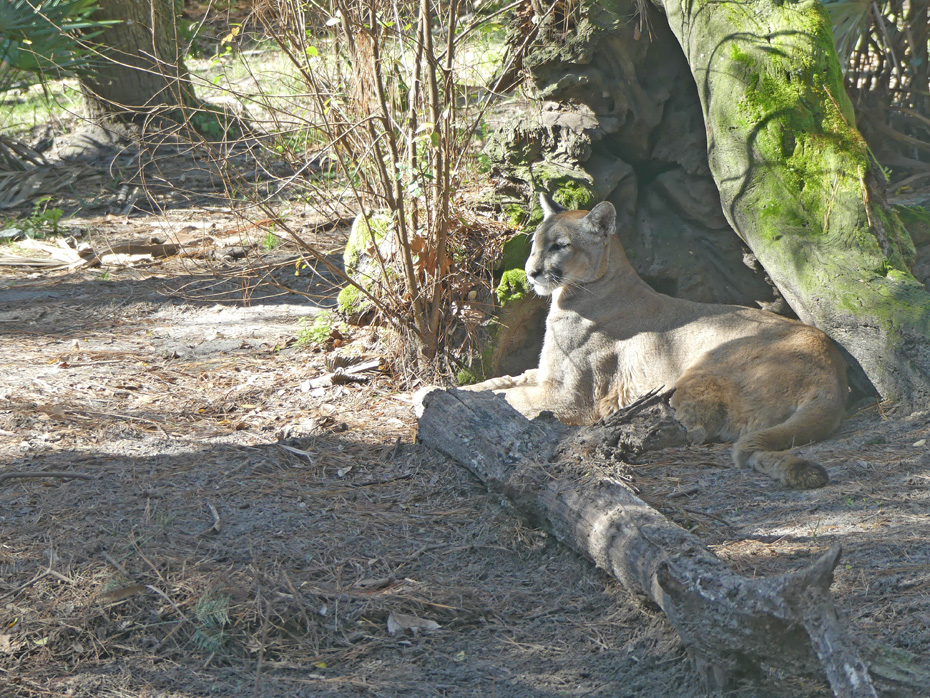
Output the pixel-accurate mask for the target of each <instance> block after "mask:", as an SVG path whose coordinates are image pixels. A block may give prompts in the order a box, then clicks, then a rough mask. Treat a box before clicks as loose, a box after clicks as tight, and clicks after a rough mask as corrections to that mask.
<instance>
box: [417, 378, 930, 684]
mask: <svg viewBox="0 0 930 698" xmlns="http://www.w3.org/2000/svg"><path fill="white" fill-rule="evenodd" d="M417 413H418V429H419V431H418V439H419V441H420V442H421V443H423V444H425V445H426V446H429V447H430V448H433V449H435V450H438V451H440V452H442V453H444V454H446V455H447V456H449V457H450V458H452V459H453V460H455V461H456V462H458V463H459V464H460V465H462V466H464V467H465V468H466V469H467V470H468V471H470V472H471V473H472V474H473V475H474V476H475V477H477V478H478V479H479V480H480V481H481V482H482V483H483V484H484V485H485V486H487V487H488V489H489V490H490V491H492V492H494V493H497V494H503V495H505V496H507V497H508V498H509V499H510V501H511V502H512V503H513V505H514V506H515V508H516V509H517V510H518V512H520V513H521V515H522V516H524V517H525V518H526V519H527V520H529V521H530V522H531V523H533V524H534V525H538V526H541V527H542V528H544V529H546V530H548V531H549V532H550V533H552V534H553V535H554V536H555V537H556V538H557V539H558V540H560V541H561V542H563V543H565V544H567V545H569V546H570V547H572V548H574V549H575V550H577V551H579V552H580V553H582V554H583V555H585V556H586V557H588V558H589V559H590V560H592V561H593V562H594V563H595V564H596V565H597V566H598V567H601V568H603V569H604V570H606V571H607V572H609V573H610V574H612V575H613V576H614V577H616V578H617V579H618V580H619V581H620V582H621V583H622V584H623V585H624V586H625V587H626V588H627V589H629V590H630V591H632V592H634V593H635V594H637V595H639V596H641V597H645V599H648V600H649V601H651V602H653V603H655V604H656V605H658V606H659V608H661V609H662V611H663V612H664V613H665V615H666V616H667V617H668V620H669V622H670V623H671V624H672V626H673V627H674V628H675V630H676V631H677V632H678V634H679V635H680V637H681V640H682V643H683V644H684V646H685V648H686V649H687V651H688V653H689V655H690V656H691V658H692V659H693V661H694V664H695V667H696V669H697V670H698V672H699V673H700V675H701V677H702V679H703V681H704V682H705V686H706V688H707V690H708V691H709V692H713V693H721V692H724V691H727V690H730V689H732V688H734V687H736V685H737V683H739V682H740V681H744V680H746V679H750V680H752V679H753V677H757V676H758V675H759V674H760V672H761V670H762V669H763V668H772V669H776V670H781V671H785V672H789V673H791V674H800V675H805V676H812V677H820V678H824V677H825V678H826V680H827V681H828V682H829V684H830V687H831V688H832V690H833V693H834V695H835V696H838V697H842V698H846V697H849V698H860V697H866V696H877V695H878V693H877V692H876V688H875V683H874V682H873V676H872V675H870V672H869V668H868V667H867V666H866V663H865V662H864V661H863V659H862V657H861V656H860V653H859V649H858V646H857V643H856V642H855V641H854V639H853V638H852V636H851V634H850V633H849V632H848V631H847V629H846V628H845V627H844V625H843V622H842V621H841V619H840V618H839V617H838V615H837V612H836V608H835V606H834V603H833V597H832V594H831V592H830V585H831V584H832V582H833V570H834V569H835V567H836V565H837V563H838V561H839V558H840V552H841V551H840V548H839V546H835V547H833V548H831V549H830V550H829V551H828V552H826V553H825V554H824V555H822V556H821V557H820V558H819V559H818V560H816V561H815V562H814V563H813V564H811V565H810V566H809V567H807V568H805V569H802V570H800V571H797V572H794V573H791V574H786V575H782V576H778V577H772V578H766V579H748V578H746V577H742V576H740V575H738V574H736V573H734V572H733V571H732V570H730V569H729V568H728V567H727V566H726V565H725V564H724V563H723V562H721V561H720V560H719V559H717V558H716V557H715V556H714V555H713V554H712V553H711V552H710V551H709V550H708V549H707V548H706V546H705V545H704V544H703V543H702V542H701V541H700V540H699V539H698V538H697V537H695V536H694V535H692V534H690V533H688V532H687V531H685V530H683V529H682V528H680V527H679V526H677V525H676V524H674V523H672V522H671V521H669V520H668V519H667V518H665V517H664V516H663V515H662V514H660V513H659V512H658V511H656V510H655V509H653V508H652V507H650V506H649V505H647V504H646V503H645V502H643V501H642V500H641V499H640V498H639V497H637V496H636V494H634V492H633V490H632V489H631V488H630V487H629V486H627V485H626V484H625V483H624V482H623V481H622V479H620V478H618V477H617V476H616V473H617V471H618V470H619V467H618V466H617V464H616V461H615V460H612V458H616V457H620V458H625V457H628V456H629V455H630V454H634V453H635V452H636V451H637V450H640V451H641V450H643V449H648V448H662V447H665V446H671V445H676V444H679V445H680V444H682V443H684V429H683V428H682V427H681V425H680V424H678V423H677V421H675V420H674V418H673V416H672V413H671V410H670V408H669V407H668V405H667V394H666V395H649V396H647V397H646V398H645V399H643V400H641V401H638V402H637V403H634V404H633V405H631V406H630V407H628V408H626V409H625V410H623V411H621V412H620V413H617V414H615V415H613V416H612V417H611V418H610V419H609V420H607V422H606V423H602V424H599V425H596V426H594V427H583V428H577V429H576V428H572V427H567V426H565V425H563V424H561V423H559V422H558V421H556V420H555V419H554V418H551V417H548V416H545V415H544V416H542V417H540V418H537V419H535V420H533V421H532V422H531V421H529V420H527V419H526V418H525V417H523V416H522V415H521V414H519V413H518V412H516V411H515V410H514V409H513V408H512V407H510V405H508V404H507V403H506V402H505V401H504V400H503V398H501V397H499V396H496V395H494V394H493V393H489V392H465V391H458V390H453V391H445V390H434V391H432V392H429V393H428V394H426V395H425V396H423V397H422V398H421V399H420V402H419V404H418V406H417ZM612 464H613V465H612ZM871 655H872V656H873V657H874V656H877V655H878V653H877V652H876V651H875V648H873V649H872V650H871ZM876 661H878V660H876ZM879 663H882V662H879ZM899 663H900V662H899ZM882 664H887V663H882ZM911 664H914V663H911ZM908 668H909V670H911V672H912V673H911V674H909V675H903V674H901V672H897V673H895V671H894V670H893V669H890V668H889V667H888V666H884V665H883V666H879V667H876V671H875V672H874V673H875V676H876V677H877V679H879V681H880V685H881V687H882V695H896V696H897V695H899V696H910V695H914V696H916V695H918V693H917V691H918V690H920V688H919V687H920V686H921V685H923V686H924V687H926V685H928V684H926V683H922V682H924V681H926V679H927V674H926V672H924V671H923V670H922V669H921V668H919V667H918V668H914V667H913V666H910V665H909V667H908ZM912 688H913V689H914V692H913V693H912V692H911V690H910V689H912ZM886 690H887V692H886ZM924 690H925V689H924Z"/></svg>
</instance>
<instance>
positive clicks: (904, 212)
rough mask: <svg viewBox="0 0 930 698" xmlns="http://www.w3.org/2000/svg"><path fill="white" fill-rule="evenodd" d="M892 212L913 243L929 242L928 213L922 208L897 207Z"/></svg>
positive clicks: (929, 220)
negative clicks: (895, 214)
mask: <svg viewBox="0 0 930 698" xmlns="http://www.w3.org/2000/svg"><path fill="white" fill-rule="evenodd" d="M894 210H895V212H896V213H897V214H898V218H900V219H901V223H902V224H903V225H904V227H905V228H906V229H907V232H908V234H910V236H911V239H912V240H913V241H914V242H915V243H917V244H921V243H924V242H930V211H928V210H927V209H925V208H924V207H923V206H904V205H897V206H895V207H894Z"/></svg>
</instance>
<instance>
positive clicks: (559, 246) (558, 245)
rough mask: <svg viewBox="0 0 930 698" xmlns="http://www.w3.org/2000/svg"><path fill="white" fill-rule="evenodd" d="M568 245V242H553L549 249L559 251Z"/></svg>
mask: <svg viewBox="0 0 930 698" xmlns="http://www.w3.org/2000/svg"><path fill="white" fill-rule="evenodd" d="M566 247H568V243H567V242H553V243H552V244H551V245H549V251H550V252H558V251H559V250H564V249H565V248H566Z"/></svg>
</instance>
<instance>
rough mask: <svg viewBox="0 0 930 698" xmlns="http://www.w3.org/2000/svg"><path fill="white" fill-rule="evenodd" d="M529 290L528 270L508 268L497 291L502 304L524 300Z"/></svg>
mask: <svg viewBox="0 0 930 698" xmlns="http://www.w3.org/2000/svg"><path fill="white" fill-rule="evenodd" d="M529 292H530V284H529V280H528V279H527V278H526V272H525V271H523V269H508V270H507V271H505V272H504V274H503V276H501V282H500V283H499V284H498V285H497V290H496V291H495V293H496V294H497V300H498V302H499V303H500V304H501V305H502V306H505V305H507V304H508V303H513V302H514V301H519V300H523V299H524V298H526V296H527V294H528V293H529Z"/></svg>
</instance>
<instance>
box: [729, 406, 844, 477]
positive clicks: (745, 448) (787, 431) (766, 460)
mask: <svg viewBox="0 0 930 698" xmlns="http://www.w3.org/2000/svg"><path fill="white" fill-rule="evenodd" d="M838 422H839V418H838V417H837V416H836V415H835V414H833V411H830V410H826V409H823V408H822V407H821V406H819V405H816V404H808V405H804V406H801V407H800V408H798V409H797V410H796V411H795V413H794V414H793V415H791V417H789V418H788V419H786V420H785V421H784V422H782V423H781V424H776V425H775V426H773V427H769V428H768V429H762V430H759V431H755V432H750V433H748V434H746V435H744V436H743V437H741V438H740V439H739V440H738V441H737V442H736V443H735V444H733V460H734V462H735V463H736V464H737V465H741V466H742V465H748V466H749V467H751V468H752V469H753V470H756V471H758V472H760V473H764V474H765V475H768V476H769V477H772V478H775V479H776V480H779V481H781V483H782V484H784V485H785V486H786V487H793V488H796V489H804V490H807V489H813V488H815V487H823V486H824V485H826V484H827V483H828V482H829V481H830V476H829V475H827V471H826V470H825V469H824V467H823V466H822V465H819V464H818V463H814V462H812V461H809V460H806V459H804V458H799V457H797V456H795V455H794V454H792V453H790V452H788V449H789V448H794V447H795V446H803V445H805V444H808V443H810V442H811V441H817V440H819V439H823V438H825V437H827V436H829V434H830V432H832V431H833V430H834V429H835V428H836V426H837V424H838Z"/></svg>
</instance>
